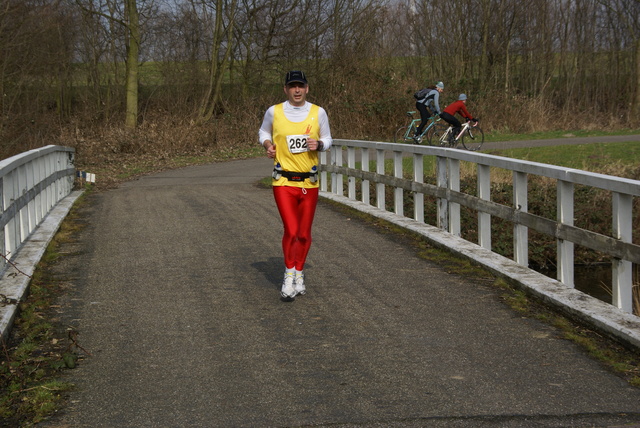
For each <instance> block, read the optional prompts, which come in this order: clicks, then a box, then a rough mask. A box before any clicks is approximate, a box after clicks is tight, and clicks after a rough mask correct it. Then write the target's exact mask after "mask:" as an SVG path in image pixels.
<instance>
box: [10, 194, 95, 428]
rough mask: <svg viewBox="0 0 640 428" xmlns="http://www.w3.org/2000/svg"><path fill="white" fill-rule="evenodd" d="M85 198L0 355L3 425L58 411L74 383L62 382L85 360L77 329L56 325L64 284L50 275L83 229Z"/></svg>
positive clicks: (48, 256) (43, 264)
mask: <svg viewBox="0 0 640 428" xmlns="http://www.w3.org/2000/svg"><path fill="white" fill-rule="evenodd" d="M83 200H84V196H81V197H80V198H79V199H78V200H77V201H76V203H75V205H74V207H73V208H72V209H71V211H70V212H69V214H68V215H67V217H66V219H65V220H64V221H63V223H62V224H61V226H60V229H59V231H58V233H57V234H56V235H55V237H54V238H53V239H52V240H51V243H50V244H49V246H48V247H47V249H46V252H45V254H44V255H43V258H42V260H41V261H40V263H39V264H38V267H37V268H36V270H35V272H34V274H33V277H32V279H31V282H30V285H29V294H28V296H27V297H26V299H25V300H24V301H23V302H21V303H20V304H19V313H18V315H17V317H16V320H15V323H14V326H13V328H12V331H11V334H10V336H9V339H8V341H7V343H2V356H1V357H0V418H1V419H2V426H32V425H34V424H37V423H39V422H41V421H43V420H44V419H45V418H46V417H47V416H49V415H51V414H52V413H54V412H55V411H56V410H57V409H58V407H59V406H60V404H61V402H62V400H63V399H62V397H63V395H64V393H65V391H68V390H69V389H70V388H72V385H71V384H69V383H67V382H62V381H60V380H59V377H60V374H61V371H62V370H68V369H72V368H74V367H75V366H76V361H77V360H78V358H80V356H81V352H78V351H79V350H80V347H79V345H78V343H77V342H76V339H75V335H74V332H73V331H68V330H65V329H62V328H61V326H60V325H58V324H59V323H58V324H57V317H56V315H57V314H56V312H55V310H56V306H55V301H56V299H57V297H58V296H59V295H60V294H61V293H64V291H65V280H64V278H59V277H57V276H56V275H53V274H52V273H51V267H52V266H53V265H54V264H55V263H56V262H57V261H58V260H59V259H60V258H61V257H63V255H62V254H61V253H60V252H59V247H60V246H61V245H62V244H63V243H66V242H69V241H71V240H73V239H74V236H75V234H76V233H77V232H78V231H79V230H80V228H81V227H82V222H81V221H78V220H79V219H78V214H77V207H78V206H79V205H80V204H82V202H83Z"/></svg>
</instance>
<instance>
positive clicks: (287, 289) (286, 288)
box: [280, 273, 296, 300]
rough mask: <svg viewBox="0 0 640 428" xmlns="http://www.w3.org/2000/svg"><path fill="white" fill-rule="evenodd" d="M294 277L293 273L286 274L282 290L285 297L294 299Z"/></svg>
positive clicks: (281, 293)
mask: <svg viewBox="0 0 640 428" xmlns="http://www.w3.org/2000/svg"><path fill="white" fill-rule="evenodd" d="M293 279H294V278H293V274H286V273H285V274H284V279H283V280H282V290H281V291H280V295H281V296H282V298H283V299H286V300H293V299H294V298H295V297H296V290H295V288H294V287H293Z"/></svg>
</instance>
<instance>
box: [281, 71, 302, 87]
mask: <svg viewBox="0 0 640 428" xmlns="http://www.w3.org/2000/svg"><path fill="white" fill-rule="evenodd" d="M294 82H298V83H304V84H305V85H306V84H307V76H305V75H304V72H302V71H299V70H294V71H290V72H288V73H287V75H286V76H285V78H284V84H285V85H289V84H291V83H294Z"/></svg>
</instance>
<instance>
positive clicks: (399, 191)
mask: <svg viewBox="0 0 640 428" xmlns="http://www.w3.org/2000/svg"><path fill="white" fill-rule="evenodd" d="M371 153H373V154H374V156H375V157H374V158H373V159H371V158H370V156H371ZM345 156H346V164H345V159H344V157H345ZM388 156H391V157H392V158H393V172H392V173H391V174H385V158H387V157H388ZM429 156H431V157H434V158H435V177H431V178H432V180H431V181H432V182H435V184H427V183H425V180H424V160H425V157H429ZM407 157H412V158H413V167H412V168H411V169H412V172H411V173H412V174H413V180H410V179H406V178H404V174H405V171H403V159H405V158H407ZM356 160H358V163H357V162H356ZM461 162H469V163H472V164H475V174H476V183H477V187H476V189H473V191H472V192H468V193H465V192H464V191H461V190H460V166H461ZM321 164H322V165H321V167H320V170H321V175H320V189H321V190H322V191H325V192H331V193H333V194H335V195H340V196H344V191H345V186H346V190H347V195H346V197H347V198H348V199H351V200H356V198H358V197H359V200H360V201H361V202H363V203H364V204H367V205H371V200H372V199H374V200H375V204H376V206H377V208H378V209H380V210H387V209H390V208H389V207H388V206H387V205H389V206H393V210H394V212H395V214H397V215H400V216H405V213H404V212H403V211H404V199H405V196H406V194H412V197H413V206H414V212H413V214H412V217H411V218H413V219H414V220H415V221H417V222H422V223H424V197H425V195H428V196H431V197H434V198H436V201H437V227H439V228H440V229H443V230H445V231H448V232H449V233H450V234H453V235H456V236H460V235H461V215H460V207H461V206H465V207H468V208H470V209H472V210H474V211H476V212H477V223H476V224H477V235H478V242H477V244H478V245H479V246H480V247H482V248H483V249H487V250H491V238H492V231H491V218H492V217H497V218H500V219H504V220H507V221H509V222H511V223H512V224H513V236H514V239H513V254H514V257H513V260H514V261H515V262H517V263H518V264H520V265H522V266H528V264H529V262H528V252H529V250H530V249H529V240H528V230H529V229H531V230H535V231H537V232H540V233H543V234H546V235H548V236H552V237H554V238H555V239H556V241H557V272H558V273H557V279H558V281H560V282H561V283H562V284H564V285H565V286H567V287H570V288H573V287H574V245H576V244H577V245H581V246H584V247H587V248H590V249H593V250H596V251H599V252H601V253H604V254H607V255H609V256H610V257H611V260H612V264H613V269H612V271H613V273H612V302H611V303H612V304H613V305H614V306H616V307H618V308H620V309H622V310H623V311H625V312H627V313H632V311H633V297H632V295H633V293H632V288H633V283H632V264H633V263H640V246H638V245H636V244H634V243H632V220H633V209H632V206H633V198H635V197H638V196H640V181H636V180H629V179H624V178H619V177H613V176H607V175H603V174H596V173H591V172H587V171H581V170H575V169H568V168H563V167H558V166H553V165H546V164H541V163H536V162H528V161H522V160H516V159H510V158H506V157H500V156H493V155H488V154H483V153H476V152H469V151H463V150H456V149H448V148H440V147H432V146H414V145H407V144H391V143H381V142H368V141H351V140H334V142H333V147H332V149H331V151H330V152H328V153H322V154H321ZM356 165H359V167H358V168H356ZM373 168H375V172H373V171H370V169H373ZM496 168H499V169H503V170H508V171H511V174H512V178H511V184H512V186H513V201H512V202H513V203H512V205H510V206H507V205H503V204H499V203H496V202H494V201H492V200H491V184H492V182H491V176H492V174H491V172H492V170H494V169H496ZM407 169H409V168H407ZM533 175H535V176H541V177H546V178H548V179H551V180H555V182H556V189H557V197H556V198H555V199H556V200H555V202H556V207H554V209H555V211H556V212H557V218H555V219H549V218H545V217H542V216H539V215H535V214H532V213H529V212H528V203H527V200H528V190H527V189H528V186H527V181H528V177H529V176H533ZM372 183H374V184H375V196H373V195H370V193H371V192H370V185H371V184H372ZM575 185H584V186H589V187H595V188H598V189H603V190H606V191H609V192H610V193H611V203H612V206H613V218H612V219H611V221H612V230H611V234H610V235H603V234H601V233H596V232H594V231H591V230H587V229H584V228H580V227H576V226H574V186H575ZM387 187H390V188H392V189H393V203H392V204H391V203H390V204H387V202H386V201H385V193H386V188H387ZM358 195H359V196H358ZM594 209H597V207H594Z"/></svg>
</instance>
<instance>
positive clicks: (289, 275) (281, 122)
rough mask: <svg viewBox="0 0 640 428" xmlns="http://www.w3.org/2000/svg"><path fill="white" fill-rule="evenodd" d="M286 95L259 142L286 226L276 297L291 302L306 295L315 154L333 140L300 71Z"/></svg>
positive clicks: (291, 76)
mask: <svg viewBox="0 0 640 428" xmlns="http://www.w3.org/2000/svg"><path fill="white" fill-rule="evenodd" d="M284 93H285V94H286V96H287V101H285V102H283V103H281V104H276V105H273V106H271V107H269V109H267V112H266V113H265V115H264V119H263V121H262V125H261V126H260V131H259V138H260V144H262V145H263V146H264V148H265V149H266V150H267V156H268V157H269V158H272V159H273V160H274V162H273V163H274V170H273V178H272V186H273V196H274V199H275V201H276V205H277V206H278V211H279V212H280V217H281V218H282V223H283V225H284V236H283V237H282V251H283V253H284V264H285V273H284V280H283V281H282V290H281V291H280V294H281V296H282V298H283V299H284V300H287V301H291V300H293V299H294V298H295V297H296V295H303V294H305V293H306V287H305V283H304V272H303V269H304V264H305V261H306V258H307V254H308V252H309V248H310V247H311V226H312V224H313V218H314V216H315V211H316V205H317V202H318V186H319V183H318V152H319V151H325V150H328V149H329V147H331V143H332V141H333V140H332V138H331V130H330V128H329V118H328V117H327V113H326V112H325V110H324V109H323V108H322V107H320V106H317V105H315V104H312V103H310V102H308V101H307V100H306V98H307V94H308V93H309V84H308V82H307V77H306V76H305V74H304V73H303V72H302V71H297V70H296V71H290V72H288V73H287V74H286V76H285V81H284Z"/></svg>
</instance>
